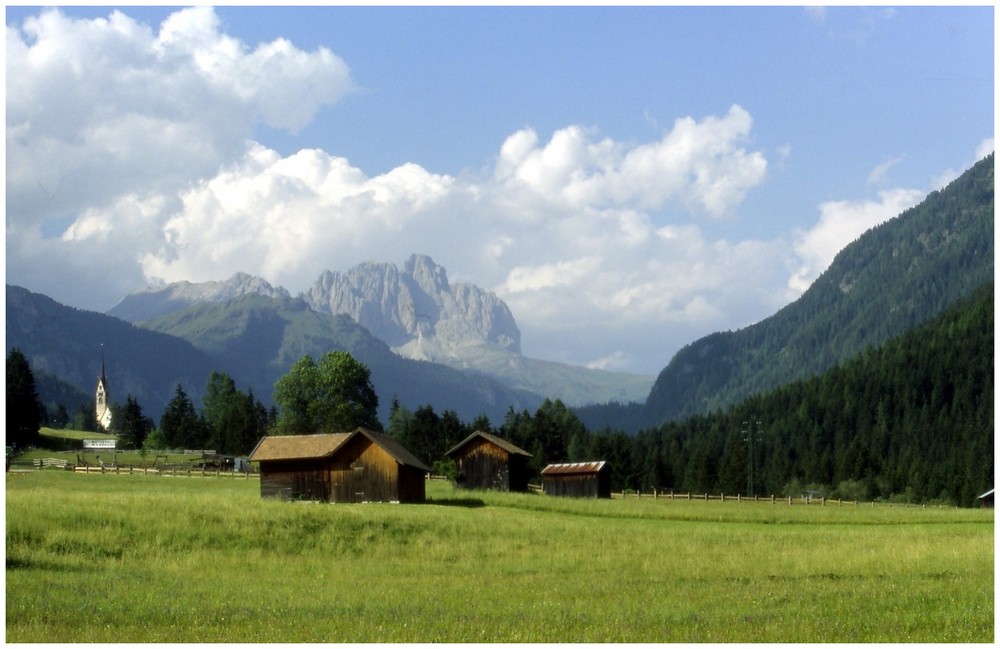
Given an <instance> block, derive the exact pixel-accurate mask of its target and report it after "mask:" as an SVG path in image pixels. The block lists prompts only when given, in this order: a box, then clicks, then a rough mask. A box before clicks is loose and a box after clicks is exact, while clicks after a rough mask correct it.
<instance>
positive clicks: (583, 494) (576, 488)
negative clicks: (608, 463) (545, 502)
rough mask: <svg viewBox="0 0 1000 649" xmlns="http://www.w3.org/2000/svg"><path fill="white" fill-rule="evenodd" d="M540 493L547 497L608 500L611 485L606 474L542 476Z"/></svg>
mask: <svg viewBox="0 0 1000 649" xmlns="http://www.w3.org/2000/svg"><path fill="white" fill-rule="evenodd" d="M542 491H544V492H545V493H546V494H548V495H549V496H570V497H575V498H610V497H611V483H610V480H609V476H608V475H607V473H606V472H602V473H598V474H581V475H572V474H571V475H555V476H542Z"/></svg>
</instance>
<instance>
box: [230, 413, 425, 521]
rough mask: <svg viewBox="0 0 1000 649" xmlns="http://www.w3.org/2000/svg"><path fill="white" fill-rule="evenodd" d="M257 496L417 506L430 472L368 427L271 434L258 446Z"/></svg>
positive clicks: (254, 458)
mask: <svg viewBox="0 0 1000 649" xmlns="http://www.w3.org/2000/svg"><path fill="white" fill-rule="evenodd" d="M249 461H251V462H258V463H259V464H260V495H261V497H262V498H277V499H280V500H319V501H323V502H331V503H353V502H398V503H421V502H424V500H425V499H426V483H425V479H426V476H427V474H428V473H429V472H430V469H429V468H428V467H427V466H425V465H424V463H423V462H421V461H420V460H418V459H417V458H416V457H415V456H414V455H413V454H412V453H410V452H409V451H408V450H406V449H405V448H404V447H403V445H402V444H400V443H399V442H398V441H397V440H396V439H394V438H392V437H389V436H388V435H383V434H382V433H376V432H375V431H372V430H368V429H366V428H358V429H357V430H355V431H353V432H350V433H326V434H317V435H273V436H268V437H264V438H262V439H261V440H260V442H258V443H257V446H256V448H254V450H253V453H251V454H250V458H249Z"/></svg>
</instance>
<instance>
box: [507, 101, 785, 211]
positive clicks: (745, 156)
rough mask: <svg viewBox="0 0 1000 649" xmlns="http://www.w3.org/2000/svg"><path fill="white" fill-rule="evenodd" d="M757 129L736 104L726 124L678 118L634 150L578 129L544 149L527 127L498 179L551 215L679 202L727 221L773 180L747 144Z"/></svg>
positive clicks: (515, 138) (510, 147)
mask: <svg viewBox="0 0 1000 649" xmlns="http://www.w3.org/2000/svg"><path fill="white" fill-rule="evenodd" d="M752 125H753V120H752V118H751V117H750V114H749V113H747V112H746V111H745V110H744V109H743V108H741V107H739V106H732V107H731V108H730V110H729V112H728V113H727V114H726V115H725V116H724V117H721V118H719V117H708V118H705V119H704V120H702V121H701V122H698V121H695V120H694V119H693V118H690V117H686V118H682V119H678V120H677V121H676V122H675V123H674V126H673V128H672V129H671V130H670V131H668V132H666V133H665V134H664V135H663V137H662V138H661V139H660V140H658V141H655V142H650V143H647V144H641V145H638V146H634V147H627V146H624V145H622V144H618V143H615V142H613V141H611V140H609V139H607V138H605V139H601V140H596V139H595V138H594V137H593V134H592V133H591V132H589V131H588V130H586V129H584V128H582V127H579V126H570V127H567V128H564V129H561V130H559V131H556V132H555V133H554V134H553V135H552V138H551V139H550V140H549V142H548V143H547V144H545V145H544V146H539V139H538V135H537V134H536V133H535V132H534V131H533V130H531V129H524V130H522V131H518V132H517V133H515V134H513V135H511V136H510V137H509V138H508V139H507V140H506V141H505V142H504V144H503V146H502V147H501V149H500V156H499V158H498V162H497V165H496V169H495V178H494V179H495V181H496V182H498V183H500V184H502V185H503V186H504V188H505V189H506V190H507V191H511V192H519V193H523V194H527V195H530V196H532V197H533V198H534V199H538V200H541V201H542V202H543V204H544V205H545V206H546V207H547V208H550V209H551V208H553V207H554V208H568V209H580V208H583V207H595V208H600V207H624V206H629V207H636V208H639V209H644V210H656V209H660V208H662V207H664V206H665V205H666V204H667V203H668V202H669V201H676V202H678V203H680V204H682V205H683V206H685V207H686V208H689V209H693V210H699V211H702V212H705V213H708V214H709V215H711V216H723V215H726V214H727V213H729V212H730V211H731V210H732V209H733V208H734V207H735V206H736V205H738V204H739V203H740V202H741V201H742V200H743V198H744V196H745V195H746V192H747V191H749V190H750V189H752V188H753V187H755V186H757V185H759V184H760V183H761V182H763V180H764V177H765V175H766V171H767V160H766V159H765V158H764V156H763V154H761V153H760V152H748V151H747V150H746V149H744V148H743V147H742V146H741V145H742V144H745V143H746V142H747V141H748V136H749V132H750V128H751V127H752Z"/></svg>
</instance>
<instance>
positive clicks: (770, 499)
mask: <svg viewBox="0 0 1000 649" xmlns="http://www.w3.org/2000/svg"><path fill="white" fill-rule="evenodd" d="M611 497H612V498H613V499H626V498H652V499H653V500H703V501H705V502H708V501H712V500H714V501H717V502H723V503H725V502H730V503H767V504H771V505H776V504H785V503H787V504H788V505H819V506H826V505H838V506H842V505H852V506H854V507H857V506H860V505H867V506H871V507H875V506H876V505H879V506H887V507H893V506H896V507H920V508H923V509H926V508H927V505H926V504H914V503H899V502H886V501H880V502H876V501H864V502H863V501H859V500H840V499H834V498H825V497H823V496H805V497H799V498H795V497H793V496H774V495H771V496H743V495H741V494H736V495H733V494H724V493H723V494H711V493H674V492H673V491H657V490H656V489H653V490H652V491H650V492H648V493H644V492H641V491H619V492H615V493H612V494H611ZM931 507H943V505H931Z"/></svg>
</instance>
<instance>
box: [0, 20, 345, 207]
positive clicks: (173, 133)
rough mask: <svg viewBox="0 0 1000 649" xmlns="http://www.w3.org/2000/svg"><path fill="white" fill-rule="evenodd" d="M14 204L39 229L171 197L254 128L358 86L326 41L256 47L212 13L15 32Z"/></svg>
mask: <svg viewBox="0 0 1000 649" xmlns="http://www.w3.org/2000/svg"><path fill="white" fill-rule="evenodd" d="M6 29H7V34H6V35H7V39H6V40H7V50H6V52H7V57H6V78H7V161H8V166H7V170H8V173H7V180H6V183H7V184H6V188H7V201H8V203H7V206H8V214H11V213H13V214H14V215H16V216H15V218H18V219H21V220H32V221H33V222H35V223H41V222H43V221H45V220H46V219H50V218H53V217H63V216H65V215H66V214H78V213H81V212H83V211H84V210H87V209H91V208H96V207H100V206H108V205H110V204H112V203H113V202H114V201H116V200H118V199H120V198H121V197H124V196H129V195H132V194H143V193H156V192H159V193H169V192H171V191H176V190H177V189H179V188H182V187H184V186H186V185H187V184H188V183H189V182H190V181H191V180H192V179H197V178H202V177H206V176H208V175H211V174H213V173H215V172H216V171H217V169H218V168H219V166H220V165H221V164H224V163H225V162H226V161H228V160H231V159H233V158H234V157H236V156H239V155H241V153H242V152H243V150H244V149H245V146H246V145H245V140H246V138H247V137H248V136H250V134H251V133H252V129H253V126H254V124H256V123H258V122H261V123H264V124H267V125H269V126H272V127H276V128H283V129H292V130H294V129H298V128H301V127H303V126H304V125H305V124H307V123H308V122H309V121H310V120H312V118H313V116H314V115H315V114H316V112H317V111H318V110H319V109H320V107H321V106H324V105H327V104H331V103H334V102H336V101H338V100H339V99H340V98H342V97H343V96H344V95H345V94H346V93H348V92H350V91H351V89H352V87H353V85H352V82H351V79H350V74H349V71H348V69H347V66H346V64H345V63H344V62H343V61H341V60H340V59H339V58H337V57H336V56H334V55H333V54H332V53H331V52H329V51H328V50H326V49H323V48H320V49H318V50H316V51H314V52H304V51H301V50H298V49H296V48H295V47H293V46H292V45H291V44H290V43H288V42H287V41H281V40H279V41H275V42H272V43H263V44H261V45H258V46H257V47H256V48H255V49H250V48H248V47H247V46H246V45H245V44H243V43H242V42H240V41H238V40H236V39H233V38H231V37H229V36H226V35H225V34H223V33H221V32H220V25H219V20H218V17H217V16H216V15H215V13H214V12H213V10H212V9H211V8H208V7H198V8H192V9H182V10H179V11H177V12H175V13H173V14H172V15H171V16H170V17H168V18H167V19H166V20H165V21H164V22H163V24H162V25H161V26H160V29H159V31H158V33H154V31H153V30H152V29H151V28H150V27H149V26H147V25H143V24H140V23H137V22H136V21H134V20H133V19H131V18H129V17H128V16H126V15H124V14H123V13H121V12H118V11H113V12H111V13H110V15H109V16H108V18H106V19H94V20H77V19H72V18H69V17H67V16H65V15H63V14H62V13H60V12H59V11H58V10H43V11H42V12H41V13H40V14H39V15H38V16H36V17H31V18H28V19H26V20H25V21H24V23H23V24H22V25H21V26H20V27H18V26H11V25H8V26H7V28H6Z"/></svg>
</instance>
